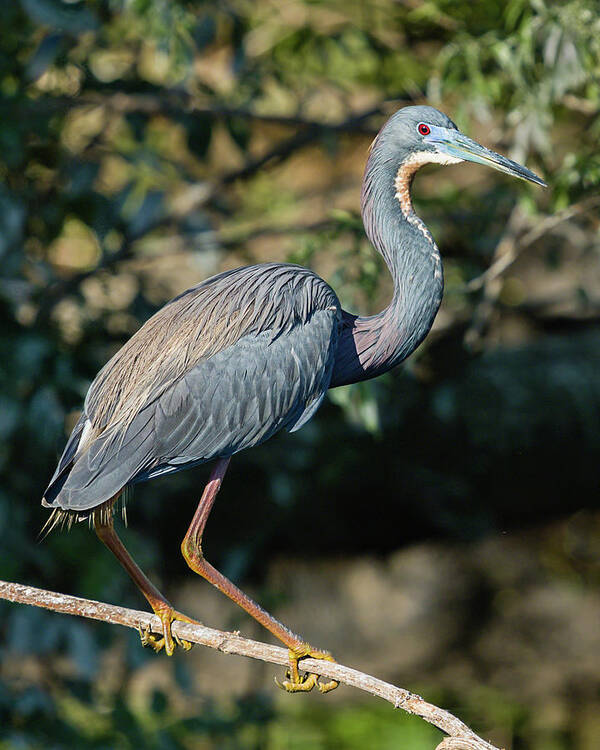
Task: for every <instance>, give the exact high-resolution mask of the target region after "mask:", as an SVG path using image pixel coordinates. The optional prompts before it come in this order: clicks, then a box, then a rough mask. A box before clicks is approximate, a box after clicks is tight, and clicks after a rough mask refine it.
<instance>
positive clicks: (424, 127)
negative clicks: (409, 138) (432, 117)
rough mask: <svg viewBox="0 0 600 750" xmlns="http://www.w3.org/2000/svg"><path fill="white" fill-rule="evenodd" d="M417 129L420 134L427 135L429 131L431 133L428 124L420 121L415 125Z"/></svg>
mask: <svg viewBox="0 0 600 750" xmlns="http://www.w3.org/2000/svg"><path fill="white" fill-rule="evenodd" d="M417 130H418V131H419V133H421V135H429V133H431V128H430V127H429V125H425V123H424V122H420V123H419V124H418V125H417Z"/></svg>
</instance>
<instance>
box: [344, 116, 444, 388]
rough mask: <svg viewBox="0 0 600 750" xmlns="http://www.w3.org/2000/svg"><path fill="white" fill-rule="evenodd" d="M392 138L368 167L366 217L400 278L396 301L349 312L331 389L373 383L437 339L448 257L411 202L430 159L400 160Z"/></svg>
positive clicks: (381, 141)
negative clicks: (370, 311)
mask: <svg viewBox="0 0 600 750" xmlns="http://www.w3.org/2000/svg"><path fill="white" fill-rule="evenodd" d="M385 135H386V133H385V129H384V130H383V131H382V132H381V133H380V135H379V136H378V138H377V139H376V141H375V143H374V144H373V148H372V150H371V154H370V156H369V160H368V162H367V168H366V170H365V178H364V180H363V187H362V195H361V210H362V217H363V223H364V226H365V230H366V233H367V236H368V237H369V239H370V240H371V242H372V243H373V246H374V247H375V249H376V250H378V251H379V252H380V253H381V255H383V257H384V259H385V262H386V264H387V266H388V268H389V270H390V273H391V274H392V278H393V280H394V294H393V298H392V301H391V303H390V304H389V306H388V307H386V308H385V310H382V311H381V312H380V313H378V314H377V315H372V316H370V317H358V316H354V315H351V314H349V313H346V312H344V320H343V328H342V332H341V335H340V339H339V342H338V347H337V352H336V359H335V364H334V369H333V375H332V378H331V387H334V386H337V385H345V384H347V383H355V382H358V381H361V380H367V379H369V378H373V377H375V376H377V375H380V374H382V373H383V372H387V371H388V370H390V369H391V368H392V367H394V366H395V365H397V364H398V363H399V362H401V361H402V360H403V359H405V358H406V357H408V355H409V354H411V353H412V352H413V351H414V350H415V349H416V348H417V346H418V345H419V344H420V343H421V341H423V339H424V338H425V336H426V335H427V333H428V332H429V330H430V328H431V326H432V324H433V320H434V318H435V316H436V314H437V311H438V309H439V306H440V303H441V300H442V292H443V288H444V278H443V271H442V262H441V258H440V253H439V250H438V248H437V245H436V244H435V242H434V241H433V237H432V236H431V234H430V233H429V231H428V229H427V227H426V226H425V224H424V223H423V222H422V221H421V219H419V217H418V216H417V215H416V214H415V212H414V210H413V207H412V202H411V199H410V186H411V182H412V178H413V177H414V174H415V172H416V171H417V170H418V169H419V167H420V166H422V164H423V163H425V160H424V158H423V157H424V155H423V156H421V157H420V156H419V154H412V155H408V154H405V155H403V154H402V153H401V152H400V153H399V151H398V147H397V146H396V145H394V144H391V143H388V142H387V140H386V138H385Z"/></svg>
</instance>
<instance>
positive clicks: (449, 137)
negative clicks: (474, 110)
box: [423, 125, 548, 187]
mask: <svg viewBox="0 0 600 750" xmlns="http://www.w3.org/2000/svg"><path fill="white" fill-rule="evenodd" d="M423 140H424V141H425V142H426V143H432V144H435V145H436V147H437V149H438V151H440V152H442V153H444V154H448V156H452V157H454V158H455V159H462V160H463V161H473V162H475V163H477V164H484V165H486V166H488V167H492V168H493V169H497V170H498V171H499V172H505V173H506V174H509V175H512V176H513V177H518V178H519V179H521V180H527V181H529V182H534V183H535V184H536V185H541V186H542V187H548V186H547V185H546V183H545V182H544V180H542V179H541V178H540V177H538V176H537V175H536V174H534V173H533V172H531V171H530V170H529V169H527V167H524V166H522V165H521V164H517V162H516V161H512V160H511V159H507V158H506V156H502V155H501V154H497V153H496V152H495V151H490V150H489V148H485V147H484V146H481V145H480V144H479V143H477V141H473V140H472V139H471V138H468V137H467V136H466V135H463V133H461V132H460V131H458V130H451V129H450V128H441V127H436V126H433V125H432V126H431V132H430V134H429V135H427V136H425V137H424V138H423Z"/></svg>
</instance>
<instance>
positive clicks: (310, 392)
mask: <svg viewBox="0 0 600 750" xmlns="http://www.w3.org/2000/svg"><path fill="white" fill-rule="evenodd" d="M463 160H466V161H473V162H477V163H479V164H487V165H488V166H490V167H494V168H495V169H498V170H500V171H501V172H506V173H507V174H510V175H513V176H514V177H519V178H521V179H524V180H529V181H530V182H534V183H536V184H537V185H544V182H543V181H542V180H541V179H540V178H539V177H537V176H536V175H535V174H533V172H530V171H529V170H528V169H526V168H525V167H523V166H521V165H519V164H516V163H515V162H513V161H511V160H510V159H507V158H505V157H504V156H500V155H499V154H496V153H494V152H493V151H489V150H488V149H486V148H484V147H483V146H480V145H479V144H478V143H476V142H475V141H473V140H471V139H470V138H467V136H465V135H463V134H462V133H461V132H460V131H459V130H458V129H457V127H456V125H455V124H454V123H453V122H452V121H451V120H450V119H449V118H448V117H447V116H446V115H444V114H442V113H441V112H439V111H438V110H436V109H433V108H432V107H426V106H417V107H406V108H404V109H401V110H400V111H399V112H396V114H394V115H393V116H392V117H391V118H390V119H389V120H388V121H387V123H386V124H385V125H384V127H383V128H382V129H381V131H380V132H379V134H378V135H377V137H376V138H375V141H374V142H373V145H372V148H371V152H370V155H369V159H368V162H367V167H366V171H365V175H364V180H363V186H362V195H361V208H362V217H363V221H364V225H365V229H366V233H367V235H368V237H369V239H370V240H371V242H372V243H373V245H374V247H375V249H376V250H378V251H379V252H380V253H381V254H382V255H383V257H384V259H385V262H386V263H387V266H388V268H389V270H390V273H391V274H392V276H393V280H394V294H393V298H392V301H391V303H390V305H389V306H388V307H387V308H386V309H385V310H383V311H382V312H380V313H378V314H377V315H372V316H370V317H360V316H357V315H353V314H351V313H349V312H346V311H345V310H342V308H341V306H340V302H339V300H338V298H337V296H336V294H335V292H334V291H333V289H331V287H330V286H329V285H328V284H326V283H325V281H323V280H322V279H321V278H319V277H318V276H316V275H315V274H314V273H313V272H312V271H310V270H308V269H306V268H302V267H301V266H297V265H291V264H286V263H264V264H260V265H254V266H247V267H244V268H237V269H235V270H233V271H227V272H225V273H221V274H218V275H217V276H213V277H212V278H210V279H207V280H206V281H203V282H202V283H201V284H198V286H195V287H192V288H191V289H188V291H186V292H184V293H183V294H181V295H180V296H179V297H176V298H175V299H174V300H172V301H171V302H169V303H168V304H167V305H165V306H164V307H163V308H162V309H161V310H159V311H158V312H157V313H156V314H155V315H154V316H153V317H152V318H150V320H148V321H147V322H146V323H145V324H144V325H143V326H142V327H141V328H140V330H139V331H138V332H137V333H136V334H135V335H134V336H133V337H132V338H131V339H130V340H129V341H128V342H127V343H126V344H125V345H124V346H123V348H122V349H121V350H120V351H119V352H117V354H115V356H114V357H113V358H112V359H111V360H110V361H109V362H108V363H107V364H106V365H105V366H104V367H103V368H102V370H101V371H100V372H99V373H98V375H97V377H96V378H95V380H94V381H93V383H92V385H91V386H90V389H89V391H88V393H87V396H86V399H85V404H84V407H83V412H82V414H81V417H80V419H79V421H78V422H77V424H76V426H75V428H74V430H73V432H72V434H71V436H70V438H69V441H68V442H67V446H66V448H65V450H64V453H63V455H62V457H61V459H60V461H59V464H58V467H57V469H56V471H55V473H54V476H53V477H52V479H51V481H50V484H49V486H48V489H47V490H46V492H45V494H44V498H43V501H42V502H43V504H44V505H45V506H46V507H50V508H54V511H53V513H52V515H51V517H50V519H49V524H50V527H52V526H54V525H56V524H57V523H61V522H64V521H65V520H66V521H68V522H69V523H70V522H72V521H73V520H81V519H85V518H90V519H91V521H92V522H93V525H94V528H95V530H96V533H97V534H98V536H99V537H100V539H101V540H102V541H103V542H104V544H105V545H106V546H107V547H108V548H109V549H110V550H112V552H114V554H115V555H116V557H117V558H118V560H119V561H120V563H121V564H122V565H123V567H124V568H125V569H126V570H127V572H128V573H129V575H130V576H131V578H132V579H133V580H134V582H135V583H136V585H137V586H138V587H139V589H140V590H141V592H142V593H143V594H144V596H145V597H146V599H147V600H148V602H149V604H150V606H151V607H152V609H153V610H154V612H155V613H156V614H157V615H158V617H159V618H160V620H161V622H162V634H161V635H160V636H157V635H153V634H149V633H142V642H144V643H145V644H146V643H149V644H150V645H152V646H153V647H154V648H155V649H156V650H160V648H162V647H164V649H165V651H166V653H167V654H172V653H173V650H174V648H175V642H174V639H173V635H172V633H171V623H172V622H173V620H182V621H184V622H194V620H191V619H190V618H189V617H187V616H186V615H184V614H182V613H180V612H178V611H177V610H175V609H174V608H173V607H172V606H171V604H170V603H169V602H168V601H167V599H166V598H165V597H164V596H163V595H162V594H161V593H160V591H158V589H157V588H156V587H155V586H154V585H153V584H152V583H151V582H150V581H149V580H148V578H146V576H145V575H144V573H143V572H142V571H141V569H140V568H139V567H138V566H137V565H136V563H135V562H134V560H133V559H132V558H131V556H130V555H129V553H128V552H127V550H126V549H125V547H124V546H123V544H122V542H121V540H120V539H119V537H118V536H117V534H116V532H115V530H114V527H113V518H112V517H113V508H114V504H115V502H116V500H117V499H118V498H119V496H120V495H121V493H122V492H123V490H124V489H125V488H126V487H128V486H129V485H132V484H135V483H137V482H143V481H146V480H148V479H152V478H153V477H158V476H162V475H165V474H171V473H173V472H176V471H180V470H181V469H187V468H189V467H191V466H196V465H198V464H202V463H205V462H206V461H212V460H215V464H214V468H213V470H212V473H211V475H210V479H209V482H208V484H207V485H206V488H205V489H204V493H203V495H202V498H201V499H200V502H199V505H198V508H197V510H196V513H195V515H194V517H193V519H192V522H191V524H190V527H189V529H188V531H187V533H186V535H185V538H184V540H183V542H182V544H181V551H182V553H183V556H184V557H185V559H186V561H187V563H188V565H189V566H190V568H191V569H192V570H193V571H195V572H196V573H199V574H200V575H201V576H203V577H204V578H206V579H207V580H208V581H210V582H211V583H212V584H214V585H215V586H216V587H217V588H219V589H220V590H221V591H222V592H223V593H225V594H227V596H229V597H230V598H231V599H232V600H233V601H234V602H236V603H237V604H239V605H240V606H241V607H243V608H244V609H245V610H246V611H247V612H248V613H249V614H250V615H252V616H253V617H254V618H256V619H257V620H258V621H259V622H260V623H261V624H262V625H264V626H265V627H266V628H267V629H268V630H270V631H271V633H272V634H273V635H275V636H276V637H277V638H279V639H280V640H281V641H283V643H284V644H285V645H286V646H287V647H288V649H289V653H290V670H289V672H288V674H287V679H286V680H285V682H284V683H283V685H284V687H285V688H286V689H287V690H289V691H292V692H293V691H299V690H302V691H306V690H310V689H312V688H313V687H314V686H315V685H317V686H318V688H319V690H321V691H322V692H326V691H327V690H330V689H332V688H333V687H335V686H336V683H335V682H329V683H326V684H323V683H319V681H318V677H317V675H315V674H309V675H302V674H300V672H299V668H298V662H299V660H300V659H302V658H303V657H306V656H312V657H315V658H320V659H331V658H332V657H331V655H330V654H329V653H328V652H326V651H320V650H318V649H314V648H313V647H312V646H310V645H309V644H308V643H307V642H306V641H305V640H304V639H302V638H300V637H299V636H298V635H296V634H295V633H293V632H292V631H291V630H289V629H288V628H287V627H285V626H284V625H283V624H282V623H280V622H279V621H278V620H276V619H275V618H274V617H272V616H271V615H270V614H268V613H267V612H266V611H265V610H264V609H262V608H261V607H260V606H259V605H258V604H257V603H256V602H254V601H252V599H250V598H249V597H248V596H246V594H244V593H243V592H242V591H241V590H240V589H239V588H237V587H236V586H235V585H234V584H233V583H232V582H231V581H229V580H228V579H227V578H225V576H223V575H222V574H221V573H219V571H218V570H216V569H215V568H214V567H213V566H212V565H210V563H208V562H207V561H206V560H205V559H204V556H203V554H202V547H201V542H202V535H203V532H204V527H205V525H206V521H207V519H208V516H209V513H210V510H211V507H212V505H213V502H214V500H215V497H216V495H217V492H218V491H219V488H220V486H221V483H222V481H223V477H224V475H225V471H226V470H227V466H228V465H229V461H230V460H231V456H232V455H233V454H234V453H237V452H238V451H241V450H243V449H244V448H250V447H252V446H255V445H258V444H259V443H262V442H264V441H265V440H267V439H268V438H270V437H271V436H272V435H274V434H275V433H276V432H277V431H278V430H281V429H286V430H288V431H290V432H293V431H294V430H297V429H299V428H300V427H302V425H303V424H305V423H306V422H307V421H308V420H309V419H310V418H311V417H312V415H313V414H314V413H315V412H316V410H317V409H318V408H319V406H320V404H321V402H322V401H323V398H324V396H325V393H326V392H327V389H328V388H333V387H335V386H339V385H344V384H347V383H356V382H358V381H361V380H366V379H368V378H374V377H376V376H377V375H380V374H381V373H384V372H386V371H388V370H390V369H391V368H392V367H394V366H395V365H397V364H398V363H399V362H401V361H402V360H403V359H405V358H406V357H408V355H409V354H410V353H411V352H413V351H414V350H415V348H416V347H417V346H418V345H419V344H420V343H421V341H422V340H423V339H424V338H425V336H426V335H427V333H428V332H429V329H430V328H431V325H432V323H433V320H434V318H435V316H436V313H437V311H438V308H439V306H440V302H441V299H442V290H443V273H442V263H441V259H440V253H439V250H438V248H437V246H436V244H435V242H434V240H433V237H432V236H431V234H430V233H429V230H428V229H427V227H426V226H425V224H424V223H423V222H422V221H421V219H419V217H418V216H417V215H416V214H415V212H414V210H413V206H412V203H411V197H410V186H411V182H412V179H413V176H414V174H415V172H416V171H417V170H418V169H419V168H420V167H422V166H423V165H424V164H429V163H432V162H433V163H437V164H455V163H458V162H460V161H463ZM178 642H179V644H180V645H181V646H183V647H184V648H189V644H188V643H185V642H181V641H178Z"/></svg>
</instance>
